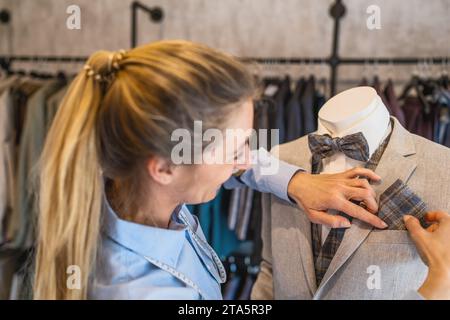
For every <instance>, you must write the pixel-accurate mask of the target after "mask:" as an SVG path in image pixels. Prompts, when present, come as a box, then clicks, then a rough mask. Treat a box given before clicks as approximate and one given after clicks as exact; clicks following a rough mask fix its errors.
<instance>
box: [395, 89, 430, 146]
mask: <svg viewBox="0 0 450 320" xmlns="http://www.w3.org/2000/svg"><path fill="white" fill-rule="evenodd" d="M402 109H403V110H404V112H405V122H406V129H407V130H408V131H410V132H412V133H415V134H418V135H419V136H422V137H424V138H427V139H429V140H431V141H433V136H434V135H433V132H434V125H435V123H436V122H437V117H438V115H437V110H436V108H435V107H434V105H432V104H430V110H426V109H425V107H424V105H423V104H422V102H421V101H420V99H419V98H417V97H406V99H405V101H404V103H403V106H402Z"/></svg>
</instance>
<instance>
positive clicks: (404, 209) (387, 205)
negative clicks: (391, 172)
mask: <svg viewBox="0 0 450 320" xmlns="http://www.w3.org/2000/svg"><path fill="white" fill-rule="evenodd" d="M379 208H380V209H379V212H378V217H379V218H380V219H382V220H383V221H384V222H386V223H387V225H388V228H387V230H406V227H405V223H404V222H403V216H404V215H405V214H409V215H411V216H414V217H416V218H417V219H419V221H420V224H421V225H422V227H424V228H426V227H427V226H428V224H427V222H426V221H425V213H426V212H427V205H426V204H425V202H423V201H422V199H421V198H420V197H419V196H418V195H416V194H415V193H414V192H413V191H412V190H411V189H410V188H409V187H408V186H407V185H406V184H405V183H404V182H403V181H402V180H400V179H398V180H396V181H395V182H394V183H393V184H392V185H391V186H390V187H389V188H387V189H386V191H384V192H383V193H382V194H381V195H380V204H379Z"/></svg>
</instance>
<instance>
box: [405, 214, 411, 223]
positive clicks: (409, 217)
mask: <svg viewBox="0 0 450 320" xmlns="http://www.w3.org/2000/svg"><path fill="white" fill-rule="evenodd" d="M409 219H411V216H410V215H408V214H405V215H404V216H403V221H404V222H408V220H409Z"/></svg>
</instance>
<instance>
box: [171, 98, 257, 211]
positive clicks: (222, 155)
mask: <svg viewBox="0 0 450 320" xmlns="http://www.w3.org/2000/svg"><path fill="white" fill-rule="evenodd" d="M252 128H253V101H252V100H251V99H249V100H248V101H246V102H245V103H243V105H242V106H241V107H240V108H238V109H237V111H235V112H234V113H233V114H232V115H230V119H229V124H228V126H227V130H226V131H225V132H223V131H222V134H223V143H220V145H219V146H218V147H216V148H212V149H211V150H206V149H207V148H206V149H205V152H204V154H203V157H204V161H203V163H202V164H193V165H186V166H178V167H177V170H176V171H178V172H177V173H176V176H177V180H178V181H177V184H176V185H177V186H179V190H177V193H178V194H180V195H182V199H180V202H182V203H188V204H196V203H203V202H207V201H210V200H212V199H214V198H215V196H216V194H217V192H218V191H219V189H220V187H221V185H222V184H223V183H224V182H225V181H227V180H228V179H229V178H230V176H231V175H232V174H233V173H234V172H236V171H239V170H245V169H247V168H248V167H249V165H250V163H249V162H250V161H249V153H250V149H249V144H248V139H249V137H250V134H251V129H252ZM207 157H209V158H208V159H214V161H211V160H209V162H208V163H204V162H205V161H208V160H205V159H206V158H207ZM212 162H214V163H212ZM177 189H178V188H177Z"/></svg>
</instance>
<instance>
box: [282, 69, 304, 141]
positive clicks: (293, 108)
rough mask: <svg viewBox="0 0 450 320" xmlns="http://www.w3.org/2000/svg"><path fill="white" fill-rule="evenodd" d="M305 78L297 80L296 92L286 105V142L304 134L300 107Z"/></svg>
mask: <svg viewBox="0 0 450 320" xmlns="http://www.w3.org/2000/svg"><path fill="white" fill-rule="evenodd" d="M305 82H306V81H305V79H304V78H301V79H299V80H298V81H297V84H296V86H295V90H294V93H293V94H292V96H291V99H289V102H288V104H287V106H286V117H285V121H286V139H285V140H286V142H289V141H292V140H294V139H297V138H300V137H301V136H302V135H303V132H304V130H303V121H302V114H301V109H302V108H301V107H300V103H301V102H300V97H301V95H302V93H303V88H304V86H305Z"/></svg>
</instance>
